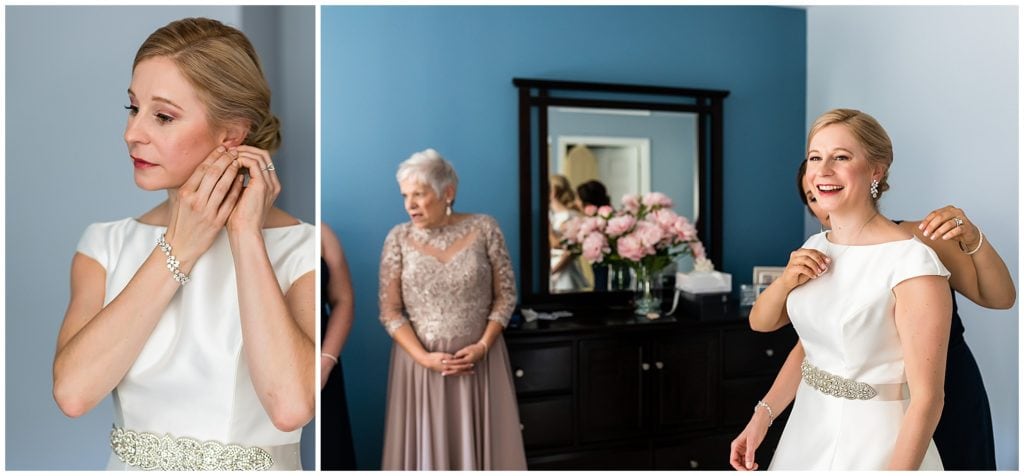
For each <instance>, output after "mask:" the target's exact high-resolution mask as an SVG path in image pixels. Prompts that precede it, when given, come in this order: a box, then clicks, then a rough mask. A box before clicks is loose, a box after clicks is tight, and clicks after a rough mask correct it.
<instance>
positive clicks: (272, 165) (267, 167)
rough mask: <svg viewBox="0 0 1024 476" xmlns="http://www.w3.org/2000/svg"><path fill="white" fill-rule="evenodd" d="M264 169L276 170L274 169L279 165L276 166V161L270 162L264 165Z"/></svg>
mask: <svg viewBox="0 0 1024 476" xmlns="http://www.w3.org/2000/svg"><path fill="white" fill-rule="evenodd" d="M263 170H270V171H274V170H277V167H274V163H273V162H270V163H269V164H267V166H266V167H263Z"/></svg>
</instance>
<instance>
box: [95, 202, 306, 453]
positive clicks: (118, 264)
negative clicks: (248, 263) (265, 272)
mask: <svg viewBox="0 0 1024 476" xmlns="http://www.w3.org/2000/svg"><path fill="white" fill-rule="evenodd" d="M165 231H166V228H165V227H158V226H153V225H146V224H143V223H140V222H138V221H137V220H135V219H133V218H127V219H124V220H120V221H115V222H108V223H94V224H92V225H90V226H89V227H88V228H87V229H86V231H85V233H84V234H83V236H82V239H81V240H80V242H79V244H78V252H80V253H82V254H84V255H86V256H88V257H90V258H93V259H94V260H96V261H97V262H98V263H99V264H100V265H102V266H103V268H104V269H105V270H106V295H105V296H104V303H103V304H104V306H106V305H107V304H109V303H110V302H111V301H112V300H113V299H114V298H115V297H116V296H117V295H118V294H119V293H120V292H121V290H122V289H124V287H125V285H126V284H127V283H128V281H129V280H131V278H132V277H133V276H134V275H135V272H136V271H137V270H138V269H139V267H140V266H141V265H142V263H143V262H144V261H145V260H146V258H147V257H148V256H149V254H150V253H151V252H152V251H153V249H154V247H155V246H156V242H157V238H159V236H160V235H161V234H162V233H164V232H165ZM263 236H264V241H265V242H266V245H267V252H268V256H269V257H270V261H271V263H272V266H273V268H274V273H275V274H276V275H277V280H278V283H279V284H280V286H281V289H282V291H285V292H286V291H287V290H288V289H289V288H290V287H291V284H292V283H293V282H294V281H295V280H296V279H298V278H299V277H300V276H303V275H304V274H306V273H308V272H310V271H313V270H315V269H316V266H317V265H318V257H317V249H316V231H315V228H314V227H313V226H312V225H309V224H306V223H301V224H298V225H293V226H286V227H280V228H268V229H265V230H264V231H263ZM191 277H192V280H191V281H190V282H189V283H188V284H187V285H185V286H183V287H181V288H180V289H179V290H178V292H177V293H176V294H175V295H174V298H173V299H172V300H171V302H170V304H169V305H168V306H167V309H166V310H165V311H164V314H163V316H162V317H161V318H160V321H159V322H158V323H157V325H156V328H155V329H154V330H153V333H152V334H151V335H150V337H149V340H147V341H146V344H145V347H143V349H142V352H141V353H140V354H139V356H138V358H137V359H136V360H135V363H134V364H133V365H132V366H131V368H130V369H129V370H128V373H127V374H126V375H125V376H124V378H123V379H122V380H121V382H120V383H119V384H118V385H117V388H116V389H115V390H114V392H113V397H114V415H115V421H114V422H113V424H114V428H115V429H124V430H127V431H131V432H134V433H136V434H137V433H145V434H149V435H154V436H152V437H150V436H146V438H150V440H153V441H155V440H156V439H159V438H163V437H165V435H169V436H170V437H172V438H181V437H184V438H189V439H191V440H194V441H196V442H198V443H200V444H202V443H205V442H216V443H211V446H210V447H212V448H215V449H217V448H222V447H223V446H224V445H228V444H233V445H240V446H242V447H260V448H263V449H264V450H266V451H267V452H268V453H269V455H270V456H271V458H272V459H273V463H272V466H271V467H270V468H269V469H273V470H285V469H301V465H300V459H299V445H298V443H299V438H300V435H301V430H295V431H291V432H282V431H280V430H278V429H277V428H276V427H274V425H273V423H272V422H271V420H270V417H269V416H268V415H267V413H266V411H265V410H264V409H263V406H262V405H261V404H260V401H259V398H258V397H257V395H256V391H255V389H254V387H253V383H252V379H251V378H250V375H249V368H248V366H247V364H246V360H245V354H244V349H243V342H242V329H241V321H240V316H239V310H238V294H237V288H236V281H235V267H234V263H233V261H232V257H231V249H230V246H229V244H228V238H227V232H226V231H221V233H220V235H219V236H218V237H217V238H216V240H215V241H214V243H213V245H212V246H211V247H210V249H209V250H208V251H207V252H206V253H205V254H203V255H202V256H201V257H200V258H199V260H198V261H197V262H196V264H195V266H194V267H193V269H192V270H191ZM167 279H171V276H170V273H169V272H168V273H167ZM313 304H314V303H310V305H311V306H312V305H313ZM310 358H313V356H310ZM133 436H134V435H133ZM218 444H219V445H221V446H220V447H218V446H217V445H218ZM220 454H222V455H223V454H225V453H223V452H221V453H220ZM149 463H150V467H152V461H149ZM107 469H123V470H136V469H140V468H138V467H136V466H132V465H129V464H128V463H127V462H125V461H122V460H121V459H120V458H119V457H118V456H117V455H116V454H114V453H113V452H112V453H111V455H110V459H109V463H108V466H107Z"/></svg>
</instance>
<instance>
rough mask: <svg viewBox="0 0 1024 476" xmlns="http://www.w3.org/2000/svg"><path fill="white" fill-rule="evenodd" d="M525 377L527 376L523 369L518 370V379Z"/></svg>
mask: <svg viewBox="0 0 1024 476" xmlns="http://www.w3.org/2000/svg"><path fill="white" fill-rule="evenodd" d="M523 375H526V372H523V369H516V378H523Z"/></svg>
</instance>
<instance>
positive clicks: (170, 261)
mask: <svg viewBox="0 0 1024 476" xmlns="http://www.w3.org/2000/svg"><path fill="white" fill-rule="evenodd" d="M166 236H167V235H166V234H161V235H160V239H159V240H156V245H157V246H159V247H160V250H161V251H163V252H164V254H165V255H167V269H168V270H170V272H171V274H172V275H174V280H175V281H177V282H178V284H180V285H182V286H184V285H185V283H188V282H189V281H191V280H192V278H191V277H190V276H188V275H187V274H185V273H182V272H181V269H180V268H179V266H181V262H180V261H178V258H175V257H174V255H172V254H171V244H170V243H168V242H167V240H166V239H165V237H166Z"/></svg>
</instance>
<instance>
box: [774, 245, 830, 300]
mask: <svg viewBox="0 0 1024 476" xmlns="http://www.w3.org/2000/svg"><path fill="white" fill-rule="evenodd" d="M831 263H832V259H831V258H829V257H828V256H825V253H822V252H820V251H818V250H815V249H810V248H800V249H798V250H796V251H794V252H792V253H790V254H789V263H787V264H786V269H785V270H784V271H783V272H782V276H780V277H779V281H781V282H782V284H783V285H785V286H786V288H787V289H790V290H792V289H794V288H796V287H797V286H800V285H802V284H804V283H806V282H807V281H810V280H812V279H814V278H817V277H818V276H821V275H822V274H824V273H825V272H826V271H828V265H829V264H831Z"/></svg>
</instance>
